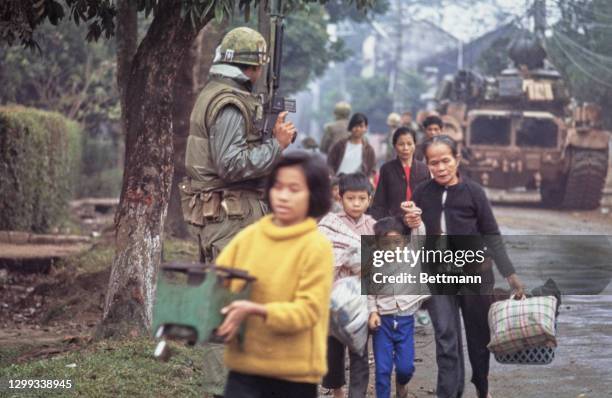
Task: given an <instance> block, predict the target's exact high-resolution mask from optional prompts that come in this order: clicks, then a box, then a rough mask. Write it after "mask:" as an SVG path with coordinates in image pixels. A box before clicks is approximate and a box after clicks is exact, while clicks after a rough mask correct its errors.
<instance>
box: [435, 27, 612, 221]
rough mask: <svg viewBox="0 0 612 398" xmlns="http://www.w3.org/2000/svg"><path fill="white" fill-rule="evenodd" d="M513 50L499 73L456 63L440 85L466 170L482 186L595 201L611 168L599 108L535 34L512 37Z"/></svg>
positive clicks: (562, 202)
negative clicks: (574, 94) (573, 90)
mask: <svg viewBox="0 0 612 398" xmlns="http://www.w3.org/2000/svg"><path fill="white" fill-rule="evenodd" d="M509 55H510V58H511V60H512V61H513V63H514V66H513V67H511V68H509V69H506V70H504V71H503V72H502V73H501V75H500V76H496V77H493V78H491V77H483V76H480V75H478V74H476V73H474V72H471V71H465V70H464V71H459V72H458V73H457V74H456V75H455V76H454V78H453V79H451V80H446V81H444V82H443V83H442V85H441V86H440V87H439V89H438V93H437V95H436V100H437V104H438V109H437V110H438V112H439V113H440V115H441V117H442V119H443V121H444V124H445V126H444V130H445V133H447V134H449V135H451V136H453V137H454V138H455V139H457V140H458V141H459V142H461V147H462V155H463V159H462V166H461V167H462V171H463V172H464V173H466V174H467V175H469V176H470V178H472V179H474V180H476V181H478V182H479V183H480V184H482V185H483V186H485V187H490V188H498V189H512V188H519V187H525V188H527V189H539V191H540V193H541V197H542V202H543V203H544V204H546V205H548V206H552V207H562V208H572V209H594V208H597V207H598V206H599V204H600V201H601V197H602V192H603V186H604V183H605V180H606V174H607V170H608V143H609V132H607V131H604V130H603V129H602V123H601V109H600V108H599V106H597V105H595V104H577V103H576V102H575V101H574V100H573V99H572V98H571V97H570V95H569V93H568V91H567V88H566V86H565V84H564V82H563V80H562V78H561V75H560V74H559V72H558V71H557V70H556V69H555V68H554V67H553V66H552V65H551V64H550V63H549V62H548V61H547V59H546V51H545V49H544V47H543V46H542V45H541V43H540V41H539V40H538V39H537V38H535V37H532V36H523V37H521V38H519V39H515V40H514V41H513V42H512V43H511V45H510V46H509Z"/></svg>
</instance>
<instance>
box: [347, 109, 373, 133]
mask: <svg viewBox="0 0 612 398" xmlns="http://www.w3.org/2000/svg"><path fill="white" fill-rule="evenodd" d="M361 123H365V125H366V126H367V125H368V118H367V117H366V115H364V114H363V113H355V114H353V116H351V120H349V124H348V131H351V130H352V129H353V127H355V126H359V125H360V124H361Z"/></svg>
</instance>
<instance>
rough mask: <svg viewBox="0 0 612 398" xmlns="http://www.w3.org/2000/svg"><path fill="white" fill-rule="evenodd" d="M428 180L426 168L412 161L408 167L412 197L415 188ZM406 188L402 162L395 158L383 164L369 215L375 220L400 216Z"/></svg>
mask: <svg viewBox="0 0 612 398" xmlns="http://www.w3.org/2000/svg"><path fill="white" fill-rule="evenodd" d="M429 178H430V177H429V170H428V169H427V166H425V164H424V163H423V162H420V161H418V160H414V159H413V160H412V164H411V165H410V190H411V191H412V193H413V195H414V191H415V190H416V187H417V186H418V185H419V184H420V183H422V182H423V181H427V180H429ZM406 188H407V186H406V173H405V172H404V166H402V162H401V161H400V160H399V159H397V158H396V159H393V160H390V161H388V162H387V163H385V164H383V165H382V167H381V168H380V175H379V177H378V185H377V186H376V193H375V194H374V201H373V203H372V207H371V208H370V214H371V215H372V216H373V217H374V218H375V219H377V220H379V219H381V218H383V217H388V216H398V215H402V214H403V212H402V210H401V208H400V204H401V203H402V202H404V201H405V200H406Z"/></svg>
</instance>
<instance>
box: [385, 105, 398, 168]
mask: <svg viewBox="0 0 612 398" xmlns="http://www.w3.org/2000/svg"><path fill="white" fill-rule="evenodd" d="M401 120H402V118H401V116H400V115H399V113H396V112H391V113H389V116H387V127H389V132H388V134H387V136H386V137H385V161H389V160H393V159H394V158H395V148H393V133H395V130H397V128H398V127H400V126H401Z"/></svg>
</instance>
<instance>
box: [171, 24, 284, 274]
mask: <svg viewBox="0 0 612 398" xmlns="http://www.w3.org/2000/svg"><path fill="white" fill-rule="evenodd" d="M217 58H220V59H218V60H216V62H215V63H214V64H213V66H212V67H211V69H210V77H209V81H208V83H207V84H206V86H204V88H203V89H202V92H201V93H200V95H199V96H198V99H197V100H196V103H195V105H194V108H193V111H192V113H191V119H190V129H189V138H188V140H187V149H186V153H185V168H186V172H187V175H188V178H187V181H185V182H184V183H183V184H181V189H182V191H184V194H185V195H183V199H184V204H185V206H184V210H186V214H185V216H186V218H187V221H188V222H189V223H190V224H192V225H195V226H196V230H197V236H198V238H199V242H200V250H201V258H202V260H204V261H205V262H212V261H214V259H215V257H216V256H217V254H218V253H219V252H220V251H221V249H223V247H224V246H225V245H226V244H227V243H228V242H229V241H230V240H231V238H233V236H234V235H235V234H236V233H237V232H238V231H240V230H241V229H242V228H244V227H245V226H247V225H249V224H251V223H252V222H253V221H255V220H257V219H258V218H260V217H261V216H263V215H264V213H266V211H267V208H266V205H265V204H264V202H263V195H262V184H263V182H264V179H265V177H266V176H267V174H268V173H269V171H270V170H271V169H272V167H273V166H274V164H275V163H276V161H277V160H279V158H280V156H281V153H282V150H283V149H285V148H286V147H287V146H288V145H289V144H290V143H291V140H292V138H293V135H294V134H295V132H296V129H295V127H294V125H293V123H291V122H285V121H284V120H285V117H286V114H287V113H286V112H284V113H282V114H280V115H279V117H278V120H277V121H276V125H275V126H274V129H273V134H274V137H272V138H271V139H268V140H264V139H263V137H262V135H261V130H260V129H259V128H260V127H261V123H262V117H263V105H262V103H261V101H260V99H259V97H257V96H256V95H254V94H252V93H251V90H252V88H253V85H254V84H255V82H256V81H257V80H258V79H259V78H260V77H261V75H262V71H263V65H264V64H265V63H266V62H267V53H266V41H265V39H264V38H263V36H262V35H261V34H259V33H258V32H257V31H255V30H253V29H250V28H246V27H240V28H236V29H233V30H232V31H230V32H229V33H227V34H226V35H225V37H224V38H223V40H222V42H221V45H220V48H219V53H218V56H217Z"/></svg>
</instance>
